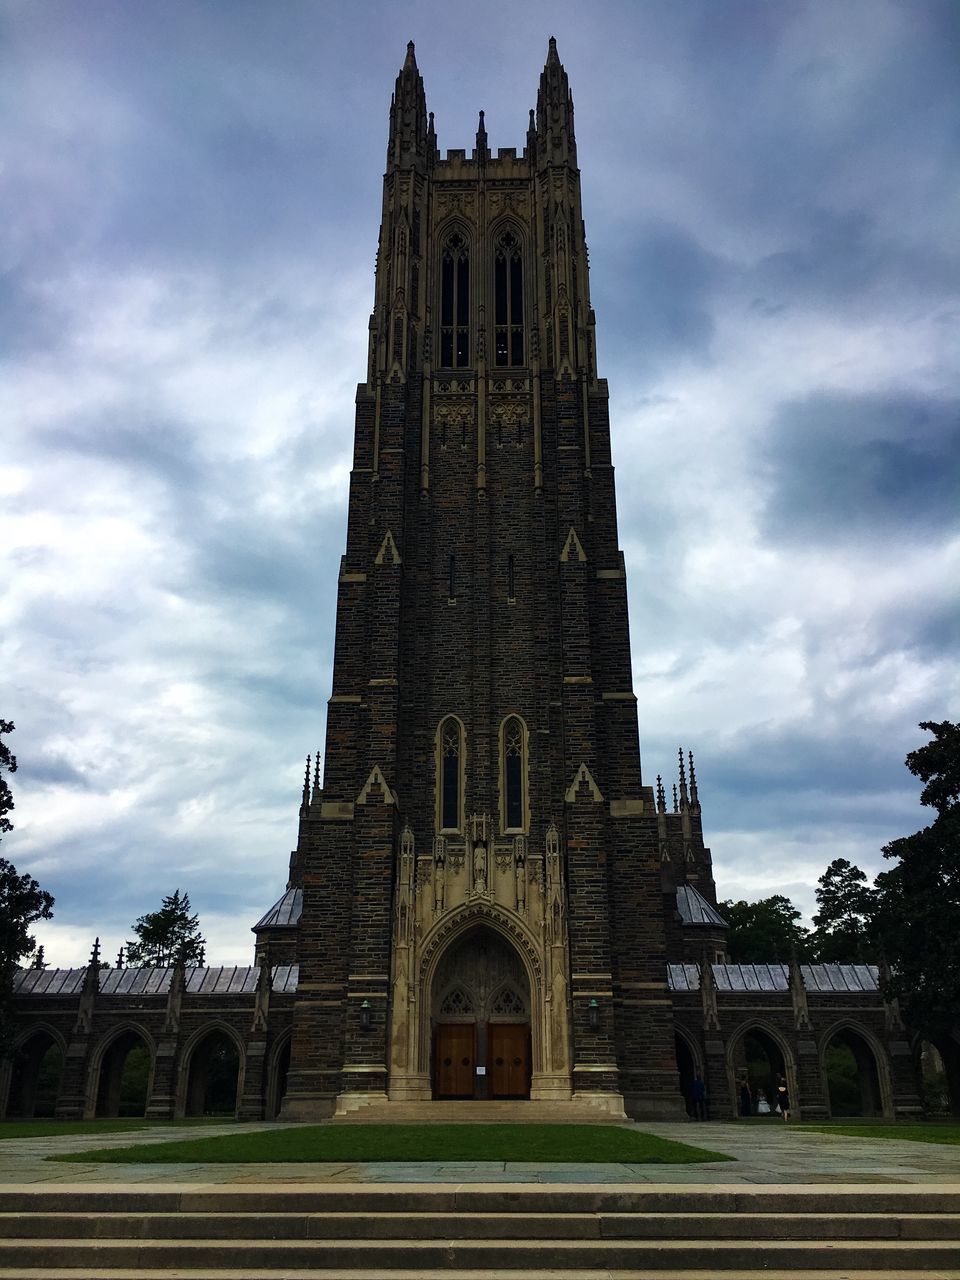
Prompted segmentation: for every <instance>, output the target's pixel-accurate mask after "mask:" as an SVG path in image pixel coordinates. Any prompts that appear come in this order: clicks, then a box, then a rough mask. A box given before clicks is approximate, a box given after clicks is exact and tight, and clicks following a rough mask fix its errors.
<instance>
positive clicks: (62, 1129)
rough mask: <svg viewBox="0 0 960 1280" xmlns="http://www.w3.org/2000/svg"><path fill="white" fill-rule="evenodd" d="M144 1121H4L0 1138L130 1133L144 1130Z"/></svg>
mask: <svg viewBox="0 0 960 1280" xmlns="http://www.w3.org/2000/svg"><path fill="white" fill-rule="evenodd" d="M149 1127H150V1125H149V1124H148V1122H147V1121H146V1120H4V1121H3V1123H2V1124H0V1138H50V1137H53V1136H54V1134H73V1133H130V1132H131V1131H132V1130H134V1129H146V1128H149Z"/></svg>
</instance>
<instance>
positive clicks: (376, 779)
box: [357, 764, 397, 804]
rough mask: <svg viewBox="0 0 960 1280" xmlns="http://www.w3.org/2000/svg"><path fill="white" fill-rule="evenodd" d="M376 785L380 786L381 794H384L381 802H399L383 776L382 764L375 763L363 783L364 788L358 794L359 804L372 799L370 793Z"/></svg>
mask: <svg viewBox="0 0 960 1280" xmlns="http://www.w3.org/2000/svg"><path fill="white" fill-rule="evenodd" d="M374 787H379V788H380V794H381V796H382V801H381V803H383V804H396V803H397V797H396V796H395V795H394V793H393V792H392V791H391V790H390V788H389V787H388V786H387V780H386V778H385V777H384V776H383V773H382V772H381V770H380V766H379V765H378V764H375V765H374V766H373V768H372V769H371V771H370V777H369V778H368V779H367V780H366V782H365V783H364V784H363V790H362V791H361V792H360V794H359V795H358V796H357V804H366V803H367V801H368V800H369V799H370V795H371V793H372V791H373V789H374Z"/></svg>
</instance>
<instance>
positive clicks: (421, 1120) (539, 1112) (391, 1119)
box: [333, 1098, 624, 1124]
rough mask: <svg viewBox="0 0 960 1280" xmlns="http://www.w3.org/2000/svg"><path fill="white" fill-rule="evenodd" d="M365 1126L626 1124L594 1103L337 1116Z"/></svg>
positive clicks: (387, 1109) (380, 1106) (468, 1105)
mask: <svg viewBox="0 0 960 1280" xmlns="http://www.w3.org/2000/svg"><path fill="white" fill-rule="evenodd" d="M333 1119H334V1120H335V1121H337V1122H338V1123H342V1122H343V1121H354V1122H357V1121H359V1122H360V1123H362V1124H604V1123H611V1124H617V1123H619V1124H623V1123H624V1116H623V1115H622V1114H621V1115H616V1114H612V1113H611V1112H609V1111H604V1110H603V1109H602V1108H601V1107H598V1106H595V1105H594V1104H593V1103H591V1102H577V1101H573V1102H541V1101H536V1102H528V1101H504V1102H501V1101H486V1102H485V1101H482V1100H477V1101H473V1100H470V1099H465V1100H461V1099H447V1098H440V1099H437V1100H436V1101H434V1102H371V1103H369V1104H368V1105H366V1106H360V1107H359V1108H356V1109H351V1110H349V1111H344V1112H343V1113H342V1114H340V1115H336V1116H334V1117H333Z"/></svg>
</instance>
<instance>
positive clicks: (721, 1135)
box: [0, 1121, 960, 1197]
mask: <svg viewBox="0 0 960 1280" xmlns="http://www.w3.org/2000/svg"><path fill="white" fill-rule="evenodd" d="M241 1127H242V1129H243V1130H244V1131H247V1132H252V1131H262V1130H266V1129H276V1128H282V1127H284V1126H281V1125H276V1124H268V1123H261V1124H250V1125H243V1126H238V1125H236V1124H233V1123H225V1124H223V1125H205V1126H204V1127H203V1135H204V1136H205V1137H213V1136H217V1135H220V1134H234V1133H237V1132H238V1130H239V1129H240V1128H241ZM637 1128H639V1129H642V1131H643V1132H645V1133H651V1134H655V1135H656V1136H657V1137H660V1138H669V1139H672V1140H674V1141H677V1142H687V1143H691V1144H693V1145H694V1146H699V1147H704V1148H707V1149H708V1150H712V1151H717V1152H720V1153H722V1154H725V1155H731V1156H734V1157H735V1160H736V1163H733V1162H724V1163H721V1164H706V1163H703V1164H686V1165H665V1164H547V1163H524V1162H522V1161H503V1160H484V1161H474V1160H471V1161H449V1162H435V1161H410V1162H409V1163H404V1162H402V1161H389V1162H382V1163H378V1162H365V1163H345V1162H338V1163H319V1162H318V1163H316V1164H198V1163H193V1164H95V1163H93V1162H90V1163H89V1164H86V1163H70V1164H60V1163H55V1162H51V1161H49V1160H48V1159H47V1157H48V1156H52V1155H60V1154H66V1153H67V1152H71V1153H73V1152H77V1153H79V1152H83V1151H92V1150H94V1149H97V1148H103V1147H119V1146H132V1145H137V1146H139V1145H147V1144H149V1143H155V1142H169V1141H175V1140H178V1139H187V1138H196V1137H197V1136H198V1133H197V1129H196V1127H195V1126H192V1125H191V1126H182V1127H181V1126H177V1125H169V1126H164V1127H163V1128H162V1129H144V1130H138V1131H133V1132H128V1133H119V1134H103V1133H100V1134H90V1135H64V1136H51V1137H29V1138H9V1139H4V1140H2V1141H0V1197H2V1194H3V1184H5V1185H6V1186H8V1187H13V1186H15V1187H19V1188H23V1187H26V1186H29V1185H38V1184H46V1185H51V1184H60V1185H71V1186H91V1185H93V1184H100V1185H113V1186H116V1185H117V1184H122V1185H124V1186H130V1185H131V1184H151V1185H158V1184H159V1185H164V1184H183V1183H193V1184H196V1183H203V1184H206V1185H224V1184H227V1185H230V1184H232V1185H238V1186H242V1185H248V1184H251V1183H258V1184H276V1183H287V1184H291V1185H299V1184H310V1183H313V1184H320V1185H329V1184H331V1183H371V1182H379V1183H405V1184H413V1183H444V1184H451V1183H466V1184H475V1183H488V1184H489V1183H494V1184H498V1185H499V1184H509V1183H513V1184H519V1183H565V1184H581V1185H582V1184H589V1185H593V1186H596V1185H598V1184H610V1183H634V1184H658V1185H661V1186H668V1185H672V1186H678V1185H699V1186H719V1185H724V1186H732V1185H738V1184H739V1185H745V1184H746V1185H755V1186H759V1185H770V1186H773V1185H779V1186H784V1185H803V1184H820V1185H824V1184H837V1185H841V1184H842V1185H846V1186H851V1185H865V1184H876V1185H883V1184H897V1183H899V1184H926V1185H935V1186H938V1187H947V1186H954V1187H958V1188H960V1147H958V1146H947V1145H938V1144H935V1143H929V1142H907V1141H904V1140H901V1139H894V1138H847V1137H841V1136H840V1135H836V1136H834V1135H831V1134H825V1133H810V1132H804V1131H803V1130H802V1129H799V1128H795V1127H792V1126H789V1125H784V1124H782V1123H780V1122H778V1121H775V1122H770V1123H769V1124H735V1123H714V1122H705V1123H699V1124H694V1123H690V1122H686V1123H684V1122H670V1123H655V1124H649V1123H647V1124H643V1125H638V1126H637Z"/></svg>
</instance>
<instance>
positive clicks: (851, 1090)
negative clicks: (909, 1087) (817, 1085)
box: [823, 1027, 883, 1117]
mask: <svg viewBox="0 0 960 1280" xmlns="http://www.w3.org/2000/svg"><path fill="white" fill-rule="evenodd" d="M823 1074H824V1077H825V1079H826V1083H827V1093H828V1095H829V1098H830V1114H831V1116H835V1117H839V1116H878V1115H882V1114H883V1099H882V1094H881V1091H880V1073H879V1071H878V1070H877V1060H876V1058H875V1056H874V1053H873V1049H872V1048H871V1047H870V1044H869V1042H868V1041H867V1040H866V1038H865V1037H864V1036H862V1035H860V1034H859V1033H858V1032H856V1031H854V1030H853V1029H852V1027H841V1028H840V1029H839V1030H838V1031H835V1032H834V1034H833V1035H832V1036H831V1037H830V1039H829V1040H828V1041H827V1043H826V1045H825V1046H824V1050H823Z"/></svg>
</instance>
